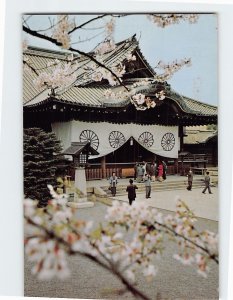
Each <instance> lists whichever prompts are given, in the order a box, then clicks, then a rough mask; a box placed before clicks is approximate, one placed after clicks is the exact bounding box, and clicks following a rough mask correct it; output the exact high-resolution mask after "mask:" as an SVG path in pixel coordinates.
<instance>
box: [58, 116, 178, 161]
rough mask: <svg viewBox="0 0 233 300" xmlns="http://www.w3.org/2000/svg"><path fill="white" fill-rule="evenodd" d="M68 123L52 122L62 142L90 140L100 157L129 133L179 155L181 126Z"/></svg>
mask: <svg viewBox="0 0 233 300" xmlns="http://www.w3.org/2000/svg"><path fill="white" fill-rule="evenodd" d="M67 123H69V125H68V124H67ZM67 123H55V124H53V125H52V128H53V131H54V132H55V133H56V134H57V136H59V138H60V139H61V140H62V141H63V145H65V146H66V147H69V146H70V144H71V142H86V141H90V143H91V146H92V147H93V148H94V149H96V150H97V151H98V152H99V155H98V156H95V157H101V156H104V155H107V154H109V153H111V152H113V151H116V150H117V149H118V148H120V147H121V146H123V145H124V144H125V143H126V142H127V141H128V139H130V137H133V138H134V139H135V140H136V141H137V142H138V143H139V144H140V145H141V146H143V147H144V148H145V149H147V150H148V151H150V152H152V153H154V154H157V155H161V156H164V157H170V158H177V157H178V150H179V139H178V126H160V125H138V124H132V123H131V124H112V123H108V122H100V123H91V122H81V121H72V122H67ZM60 127H62V128H60ZM68 140H70V141H68ZM90 158H91V157H90ZM93 158H94V157H93Z"/></svg>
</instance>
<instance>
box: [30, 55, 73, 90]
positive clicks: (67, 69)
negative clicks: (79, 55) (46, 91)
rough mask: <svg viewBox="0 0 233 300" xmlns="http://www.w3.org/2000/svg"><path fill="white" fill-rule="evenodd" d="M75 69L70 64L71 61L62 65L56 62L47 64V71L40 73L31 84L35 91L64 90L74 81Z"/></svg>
mask: <svg viewBox="0 0 233 300" xmlns="http://www.w3.org/2000/svg"><path fill="white" fill-rule="evenodd" d="M49 68H50V69H49ZM76 69H77V65H76V64H72V62H71V61H69V62H68V63H62V62H59V61H58V60H57V61H55V62H53V63H51V64H49V65H48V66H47V70H46V71H43V72H41V73H40V74H39V75H38V77H37V78H36V79H35V80H34V81H33V83H34V85H35V87H36V88H37V89H43V88H46V87H47V88H51V89H53V90H54V89H57V88H65V87H67V86H69V85H70V84H72V83H73V82H74V81H75V80H76V74H75V71H76Z"/></svg>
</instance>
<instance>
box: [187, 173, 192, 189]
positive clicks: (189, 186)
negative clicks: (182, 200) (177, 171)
mask: <svg viewBox="0 0 233 300" xmlns="http://www.w3.org/2000/svg"><path fill="white" fill-rule="evenodd" d="M187 177H188V186H187V190H188V191H191V190H192V186H193V172H192V170H191V168H190V170H189V172H188V175H187Z"/></svg>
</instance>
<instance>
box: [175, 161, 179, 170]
mask: <svg viewBox="0 0 233 300" xmlns="http://www.w3.org/2000/svg"><path fill="white" fill-rule="evenodd" d="M178 173H179V162H178V158H176V159H175V174H178Z"/></svg>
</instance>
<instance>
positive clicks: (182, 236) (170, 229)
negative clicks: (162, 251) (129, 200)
mask: <svg viewBox="0 0 233 300" xmlns="http://www.w3.org/2000/svg"><path fill="white" fill-rule="evenodd" d="M154 223H155V224H157V225H159V226H161V227H163V228H165V229H166V230H168V231H169V232H170V233H172V234H173V235H174V236H177V237H179V238H182V239H183V240H185V241H186V242H188V243H190V244H192V245H193V246H195V247H197V248H199V249H201V250H202V251H203V252H205V253H206V254H208V256H209V258H210V259H212V260H214V261H215V262H216V264H219V260H218V258H217V256H216V255H215V254H211V253H210V251H209V250H208V249H207V248H204V247H203V246H201V245H199V244H198V243H196V242H194V241H192V240H190V239H189V238H187V237H186V236H184V235H182V234H179V233H177V232H176V231H175V230H174V229H172V228H171V227H168V226H167V225H165V224H162V223H159V222H154ZM142 225H145V226H147V227H148V225H149V227H150V229H151V230H158V229H157V228H156V227H155V226H154V225H151V224H147V223H143V224H142ZM193 229H195V227H193Z"/></svg>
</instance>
